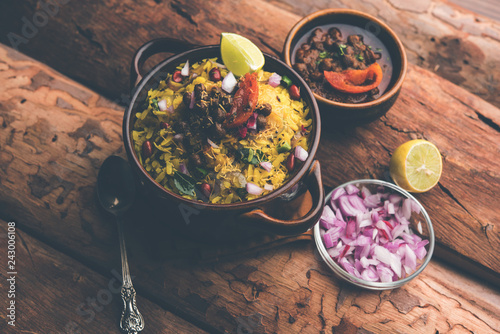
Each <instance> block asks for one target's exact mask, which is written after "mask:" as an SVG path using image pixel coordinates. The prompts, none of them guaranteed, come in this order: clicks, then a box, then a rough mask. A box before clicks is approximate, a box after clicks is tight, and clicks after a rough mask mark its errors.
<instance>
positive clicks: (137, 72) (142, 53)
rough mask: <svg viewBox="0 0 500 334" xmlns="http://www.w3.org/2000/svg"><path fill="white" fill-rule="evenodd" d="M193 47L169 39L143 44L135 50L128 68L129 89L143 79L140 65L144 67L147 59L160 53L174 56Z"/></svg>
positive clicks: (154, 40)
mask: <svg viewBox="0 0 500 334" xmlns="http://www.w3.org/2000/svg"><path fill="white" fill-rule="evenodd" d="M194 47H196V45H194V44H191V43H188V42H185V41H182V40H180V39H175V38H169V37H164V38H157V39H153V40H151V41H149V42H147V43H145V44H144V45H142V46H141V47H140V48H139V49H137V51H136V52H135V54H134V58H132V64H131V68H130V89H131V90H132V89H134V87H135V86H136V85H137V84H138V83H139V81H141V79H142V77H143V73H142V65H144V63H145V62H146V60H147V59H148V58H149V57H151V56H153V55H155V54H157V53H162V52H168V53H173V54H176V53H180V52H184V51H187V50H190V49H192V48H194Z"/></svg>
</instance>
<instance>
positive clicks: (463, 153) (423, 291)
mask: <svg viewBox="0 0 500 334" xmlns="http://www.w3.org/2000/svg"><path fill="white" fill-rule="evenodd" d="M45 3H46V2H37V1H34V0H27V1H13V0H11V1H3V2H2V3H1V4H0V13H1V15H2V16H1V17H0V19H1V22H3V24H2V28H0V30H1V33H0V41H1V42H2V43H3V45H0V82H1V86H0V124H1V131H0V183H1V187H0V221H1V223H0V229H1V233H0V235H1V236H2V238H0V240H1V242H0V245H1V246H0V254H2V267H1V268H2V270H1V272H0V275H1V276H0V277H1V280H0V286H1V298H2V300H6V301H7V302H10V301H11V300H14V301H15V306H16V309H15V322H14V324H15V325H16V326H15V327H12V326H10V325H8V322H9V321H12V318H9V317H8V316H9V315H10V311H8V310H6V308H7V307H8V305H9V304H7V303H4V304H2V305H4V307H3V308H2V311H1V312H0V317H1V320H2V321H1V323H0V332H1V333H118V332H119V329H118V319H119V316H120V312H121V309H122V304H121V301H120V298H119V295H118V294H117V292H118V286H119V280H120V274H119V273H120V257H119V247H118V237H117V231H116V226H115V224H114V222H113V221H112V219H110V217H109V216H107V215H106V214H105V213H104V212H103V211H102V210H101V209H100V208H99V205H98V203H97V200H96V195H95V181H96V176H97V172H98V168H99V166H100V165H101V163H102V162H103V160H104V159H105V158H106V157H107V156H109V155H111V154H118V155H121V156H125V155H124V149H123V143H122V138H121V121H122V115H123V108H124V107H123V106H124V105H126V103H127V99H128V81H127V80H128V68H129V62H130V59H131V56H132V54H133V52H134V50H135V49H136V48H137V47H139V46H140V45H141V44H143V43H144V42H146V41H148V40H150V39H152V38H155V37H159V36H165V35H168V36H171V37H176V38H181V39H185V40H189V41H191V42H193V43H197V44H216V43H217V42H218V39H219V34H220V32H223V31H231V32H236V33H240V34H242V35H245V36H247V37H249V38H250V39H252V40H253V41H254V42H255V43H256V44H257V45H259V47H261V48H262V49H263V50H264V51H267V52H270V53H273V54H276V55H279V54H280V51H281V48H282V45H283V42H284V39H285V37H286V34H287V32H288V31H289V30H290V28H291V27H292V26H293V24H294V23H295V22H297V21H298V20H299V19H300V17H302V16H303V15H306V14H308V13H311V12H313V11H315V10H317V9H323V8H327V7H350V8H355V9H360V10H363V11H365V12H368V13H371V14H374V15H377V16H379V17H380V18H381V19H383V20H385V21H386V22H387V23H388V24H389V25H391V26H392V27H393V28H394V30H396V32H397V33H398V34H399V35H400V36H401V38H402V39H403V42H404V44H405V46H406V48H407V51H408V55H409V59H410V61H411V63H412V65H411V66H410V67H409V71H408V75H407V79H406V82H405V84H404V86H403V90H402V92H401V95H400V97H399V99H398V101H397V102H396V104H395V105H394V107H393V108H392V109H391V110H390V112H389V113H388V114H387V115H386V116H384V117H382V118H381V119H380V120H377V121H375V122H373V123H370V124H367V125H364V126H359V127H356V128H348V129H342V130H338V129H335V131H333V130H332V129H330V128H329V127H328V124H326V125H324V128H323V135H322V138H321V144H320V149H319V152H318V154H317V158H318V159H319V160H320V162H321V164H322V173H323V180H324V183H325V184H326V185H327V186H329V187H333V186H336V185H338V184H340V183H343V182H345V181H348V180H352V179H359V178H380V179H386V178H387V169H388V163H389V159H390V156H391V153H392V152H393V151H394V149H395V148H396V147H397V146H398V145H399V144H401V143H403V142H405V141H407V140H409V139H411V138H425V139H427V140H430V141H432V142H434V143H435V144H436V145H437V146H438V147H439V149H440V150H441V152H442V154H443V158H444V168H443V176H442V178H441V180H440V182H439V184H438V186H436V187H435V188H434V189H432V190H431V191H429V192H427V193H424V194H420V195H418V196H417V197H418V199H419V200H420V201H421V202H422V204H423V205H424V206H425V207H426V208H427V210H428V212H429V214H430V216H431V219H432V221H433V224H434V228H435V231H436V236H437V249H436V252H435V257H434V258H433V260H432V261H431V263H430V265H429V266H428V267H427V268H426V269H425V271H424V272H423V273H422V274H421V275H420V276H419V277H418V278H417V279H415V280H413V281H411V282H410V283H408V284H407V285H405V286H404V287H402V288H400V289H396V290H392V291H384V292H371V291H364V290H359V289H357V288H353V287H351V286H349V285H346V284H344V283H342V282H340V281H339V280H338V279H337V278H336V277H335V276H333V274H332V273H331V272H330V271H329V270H328V268H327V267H326V265H324V264H323V263H322V262H321V260H320V258H319V256H318V254H317V252H315V249H314V244H313V242H312V241H311V239H310V237H308V236H307V235H305V236H304V237H302V238H295V239H303V240H302V241H295V242H289V241H290V240H291V239H282V240H276V239H273V238H271V237H269V238H267V239H265V238H264V239H262V240H259V241H258V242H257V243H256V244H258V247H256V248H252V247H250V244H247V245H245V244H243V245H240V246H239V247H237V248H234V249H233V248H232V247H235V246H234V245H210V244H209V245H205V244H200V243H196V242H193V241H189V240H187V239H185V238H184V237H183V236H181V235H179V234H176V233H174V232H171V231H169V230H168V228H167V227H166V226H159V225H158V224H155V223H154V222H153V221H148V220H146V219H142V220H140V219H137V218H138V217H141V216H143V215H141V213H140V212H137V211H138V210H140V208H141V206H140V203H139V204H138V206H137V207H136V208H135V213H134V214H133V215H131V217H130V219H129V220H128V222H127V223H128V224H127V241H128V246H129V261H130V267H131V272H132V275H133V276H134V278H133V279H134V284H135V287H136V289H137V292H138V301H137V303H138V306H139V308H140V310H141V312H142V313H143V315H144V317H145V322H146V329H145V330H144V333H203V332H211V333H212V332H213V333H222V332H228V333H264V332H265V333H299V332H300V333H318V332H321V333H330V332H335V333H437V332H439V333H444V332H451V333H466V332H474V333H498V332H499V330H500V316H499V314H500V288H499V286H500V256H499V255H500V237H499V232H498V230H499V228H500V225H499V218H500V214H499V212H500V210H499V208H500V201H499V191H498V189H500V177H499V172H500V155H499V154H500V144H499V143H500V136H499V131H500V110H499V109H498V106H500V100H499V96H500V94H498V93H499V90H500V84H499V83H498V82H500V71H498V70H497V69H498V68H500V67H499V66H500V56H499V55H498V53H495V52H492V50H498V49H499V47H500V37H499V36H500V28H499V27H500V26H499V23H498V22H496V21H492V20H489V19H487V18H485V17H480V16H477V15H475V14H473V13H471V12H468V11H466V10H464V9H461V8H459V7H456V6H455V5H452V4H450V3H447V2H446V1H444V0H428V1H412V2H407V1H399V0H386V1H361V0H351V1H345V2H342V1H321V0H319V1H314V2H299V1H297V2H285V1H272V2H268V1H263V0H253V1H245V0H241V1H213V2H206V1H201V0H194V1H181V0H176V1H161V0H155V1H146V2H144V3H141V4H139V3H135V2H133V1H121V2H118V1H108V2H105V3H103V2H100V1H97V0H89V1H86V2H84V3H80V2H78V3H77V2H69V1H68V0H59V5H57V7H56V6H52V7H50V8H49V7H47V6H45V5H44V4H45ZM41 13H46V14H45V16H44V14H41ZM44 17H46V18H47V20H46V22H45V21H44V19H43V18H44ZM26 22H28V23H26ZM30 22H31V23H32V24H34V23H36V24H37V26H35V29H33V30H32V31H31V34H28V32H29V31H28V30H26V29H28V28H23V27H24V25H26V24H29V23H30ZM23 29H24V30H23ZM35 30H36V32H35ZM13 34H17V35H18V36H20V37H22V38H24V40H22V41H21V40H19V39H15V37H13V36H14V35H13ZM450 43H455V45H460V46H459V50H460V52H452V51H451V50H452V49H451V47H450ZM13 47H16V48H18V49H19V50H20V51H21V52H22V53H20V52H17V51H15V50H14V49H13ZM25 54H26V55H29V56H31V57H32V58H29V57H27V56H26V55H25ZM156 60H157V59H156ZM49 66H50V67H49ZM56 70H57V71H56ZM432 72H434V73H432ZM456 84H457V85H460V86H461V87H459V86H457V85H456ZM88 87H90V88H88ZM487 101H488V102H487ZM9 222H13V223H15V242H16V243H15V246H16V249H15V250H16V253H15V261H16V263H15V268H9V267H7V260H8V255H12V253H8V236H9V234H8V232H9V231H13V230H14V226H12V225H14V224H13V223H9ZM6 236H7V237H6ZM253 245H255V243H254V244H253ZM230 252H232V253H234V254H233V255H232V256H226V255H228V254H229V253H230ZM14 270H15V271H14ZM12 271H14V272H15V274H9V273H10V272H12ZM11 276H13V277H14V278H15V282H16V284H15V286H11V285H10V283H9V281H7V279H8V278H10V277H11ZM12 289H14V290H15V297H13V296H12V297H9V296H8V293H9V290H12Z"/></svg>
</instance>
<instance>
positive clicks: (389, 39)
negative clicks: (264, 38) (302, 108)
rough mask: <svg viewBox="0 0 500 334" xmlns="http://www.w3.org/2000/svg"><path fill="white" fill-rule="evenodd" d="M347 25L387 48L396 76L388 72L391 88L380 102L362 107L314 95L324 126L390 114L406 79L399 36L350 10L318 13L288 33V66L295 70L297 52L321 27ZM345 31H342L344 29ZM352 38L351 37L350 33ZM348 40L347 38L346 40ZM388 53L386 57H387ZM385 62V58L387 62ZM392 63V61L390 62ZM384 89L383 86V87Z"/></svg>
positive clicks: (364, 121)
mask: <svg viewBox="0 0 500 334" xmlns="http://www.w3.org/2000/svg"><path fill="white" fill-rule="evenodd" d="M336 24H339V25H341V26H342V25H345V26H347V29H350V28H349V27H348V26H350V27H351V28H352V31H353V32H354V33H355V34H361V35H364V36H372V37H375V39H378V42H381V43H382V45H383V46H384V48H383V50H384V51H383V52H382V57H387V56H389V57H390V62H391V63H392V73H389V72H387V71H386V70H385V69H384V72H385V73H384V79H383V80H384V81H385V83H384V81H383V82H382V83H381V85H387V88H386V89H385V90H384V91H383V92H382V94H380V96H378V97H377V98H376V99H374V100H371V101H368V102H361V103H342V102H336V101H333V100H329V99H327V98H325V97H323V96H320V95H318V94H316V93H314V92H313V95H314V97H315V98H316V100H317V102H318V105H319V107H320V111H321V116H322V117H323V120H324V122H323V124H331V123H332V122H333V123H335V124H341V125H345V124H346V123H352V124H360V123H368V122H371V121H373V120H375V119H377V118H379V117H380V116H382V115H384V114H385V113H387V111H388V110H389V109H390V108H391V107H392V105H393V104H394V102H395V101H396V99H397V97H398V95H399V92H400V91H401V86H402V84H403V81H404V79H405V74H406V69H407V66H408V65H407V59H406V53H405V50H404V47H403V44H402V43H401V41H400V40H399V38H398V37H397V36H396V34H395V33H394V32H393V31H392V30H391V29H390V28H389V27H388V26H387V25H386V24H385V23H384V22H382V21H380V20H379V19H377V18H375V17H373V16H371V15H368V14H365V13H362V12H360V11H356V10H350V9H325V10H320V11H317V12H314V13H312V14H310V15H308V16H306V17H304V18H303V19H302V20H300V21H299V22H297V23H296V24H295V25H294V27H293V28H292V29H291V30H290V32H289V33H288V36H287V38H286V41H285V45H284V48H283V56H284V60H285V62H286V63H287V64H288V65H289V66H291V67H293V64H295V59H294V58H295V51H296V50H297V49H298V48H300V46H301V45H302V43H303V42H305V40H307V36H310V34H311V32H312V31H313V30H314V29H315V28H317V27H325V26H326V27H328V26H330V27H331V26H335V25H336ZM341 30H342V29H341ZM349 34H351V33H349ZM346 37H347V36H343V39H345V38H346ZM384 53H385V54H384ZM383 59H384V58H383ZM387 60H388V61H389V59H387ZM379 87H380V86H379Z"/></svg>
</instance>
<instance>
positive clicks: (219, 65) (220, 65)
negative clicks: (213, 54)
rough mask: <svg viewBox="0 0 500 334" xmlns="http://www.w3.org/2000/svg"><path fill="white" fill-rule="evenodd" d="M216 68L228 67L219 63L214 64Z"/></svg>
mask: <svg viewBox="0 0 500 334" xmlns="http://www.w3.org/2000/svg"><path fill="white" fill-rule="evenodd" d="M213 63H214V65H215V66H217V67H218V68H226V65H223V64H220V63H218V62H215V61H214V62H213Z"/></svg>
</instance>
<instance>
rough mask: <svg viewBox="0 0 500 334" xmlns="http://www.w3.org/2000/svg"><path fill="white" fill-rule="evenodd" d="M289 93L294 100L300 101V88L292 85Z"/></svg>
mask: <svg viewBox="0 0 500 334" xmlns="http://www.w3.org/2000/svg"><path fill="white" fill-rule="evenodd" d="M288 90H289V92H290V97H291V98H292V99H294V100H299V99H300V88H299V87H297V86H295V85H291V86H290V88H288Z"/></svg>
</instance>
